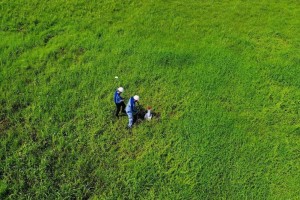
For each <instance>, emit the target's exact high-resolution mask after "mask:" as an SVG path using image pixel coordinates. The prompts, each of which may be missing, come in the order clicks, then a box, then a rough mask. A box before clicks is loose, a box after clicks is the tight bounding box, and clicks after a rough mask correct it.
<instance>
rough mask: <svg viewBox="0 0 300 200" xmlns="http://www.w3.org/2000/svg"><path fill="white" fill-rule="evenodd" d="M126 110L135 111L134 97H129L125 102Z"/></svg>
mask: <svg viewBox="0 0 300 200" xmlns="http://www.w3.org/2000/svg"><path fill="white" fill-rule="evenodd" d="M125 110H126V112H129V113H134V112H136V108H135V101H134V98H133V97H131V98H130V99H129V101H128V103H127V106H126V109H125Z"/></svg>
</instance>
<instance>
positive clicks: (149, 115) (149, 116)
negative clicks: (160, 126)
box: [144, 106, 152, 121]
mask: <svg viewBox="0 0 300 200" xmlns="http://www.w3.org/2000/svg"><path fill="white" fill-rule="evenodd" d="M144 118H145V119H146V120H148V121H150V120H151V118H152V114H151V107H150V106H148V107H147V113H146V114H145V117H144Z"/></svg>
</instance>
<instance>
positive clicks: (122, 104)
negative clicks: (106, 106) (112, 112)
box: [116, 101, 126, 117]
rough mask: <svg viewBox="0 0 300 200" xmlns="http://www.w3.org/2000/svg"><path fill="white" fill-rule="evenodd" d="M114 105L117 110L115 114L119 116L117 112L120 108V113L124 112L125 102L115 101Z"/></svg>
mask: <svg viewBox="0 0 300 200" xmlns="http://www.w3.org/2000/svg"><path fill="white" fill-rule="evenodd" d="M116 106H117V111H116V116H117V117H119V113H120V110H121V108H122V113H126V111H125V107H126V105H125V103H124V102H123V101H122V102H121V103H116Z"/></svg>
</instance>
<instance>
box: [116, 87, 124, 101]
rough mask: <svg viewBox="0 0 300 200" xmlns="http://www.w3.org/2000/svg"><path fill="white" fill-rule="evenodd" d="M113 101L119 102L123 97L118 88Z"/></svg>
mask: <svg viewBox="0 0 300 200" xmlns="http://www.w3.org/2000/svg"><path fill="white" fill-rule="evenodd" d="M114 101H115V103H121V102H122V101H123V98H122V97H121V95H120V93H119V91H118V90H117V91H116V92H115V95H114Z"/></svg>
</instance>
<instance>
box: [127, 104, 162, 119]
mask: <svg viewBox="0 0 300 200" xmlns="http://www.w3.org/2000/svg"><path fill="white" fill-rule="evenodd" d="M137 110H138V112H137V113H136V114H135V115H134V116H133V123H134V124H140V123H141V122H143V121H144V120H145V115H146V113H147V109H145V108H144V106H143V105H138V106H137ZM151 114H152V118H153V117H154V118H159V117H160V114H159V113H155V112H153V111H151Z"/></svg>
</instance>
